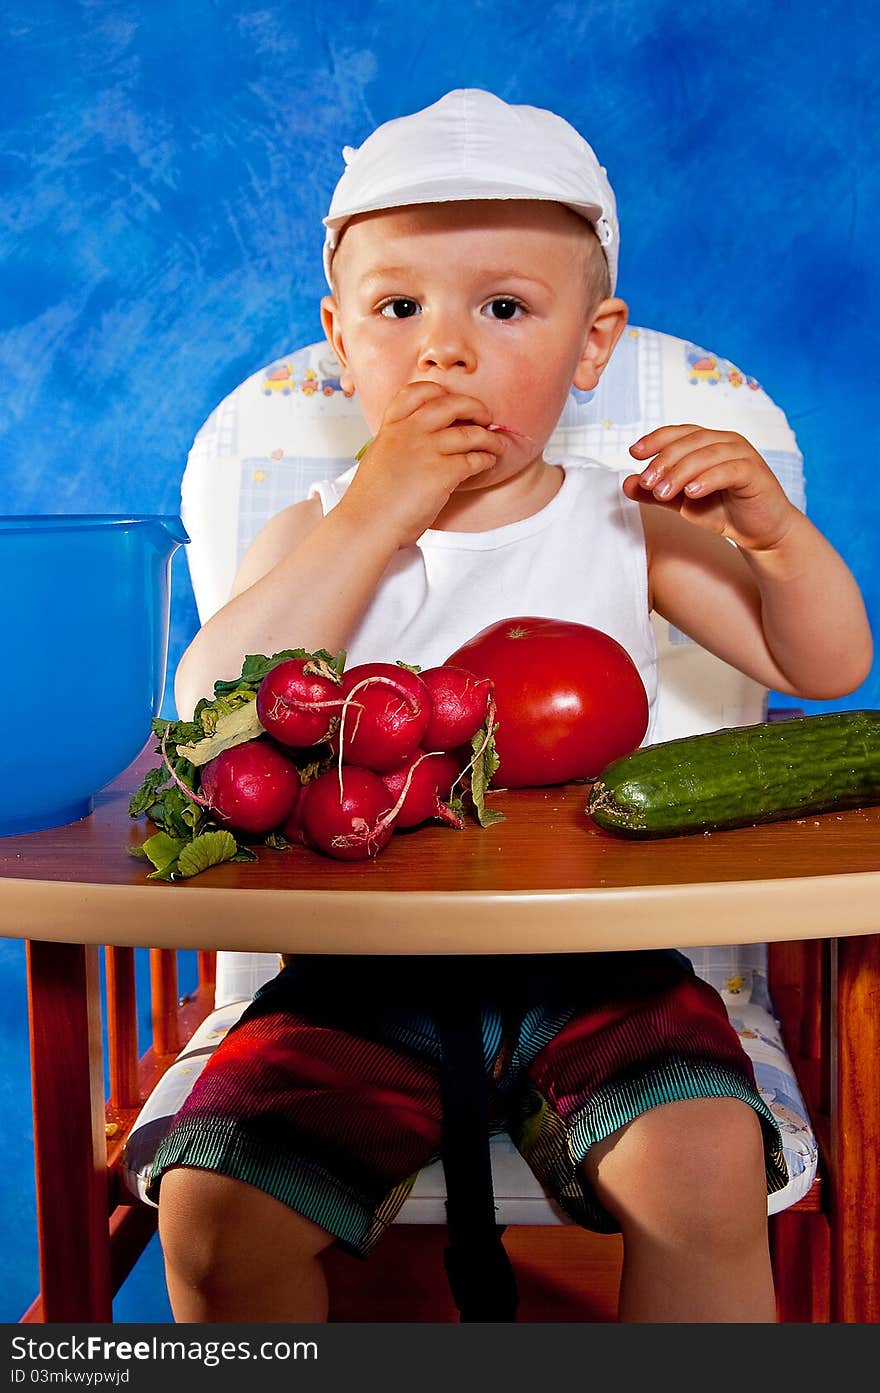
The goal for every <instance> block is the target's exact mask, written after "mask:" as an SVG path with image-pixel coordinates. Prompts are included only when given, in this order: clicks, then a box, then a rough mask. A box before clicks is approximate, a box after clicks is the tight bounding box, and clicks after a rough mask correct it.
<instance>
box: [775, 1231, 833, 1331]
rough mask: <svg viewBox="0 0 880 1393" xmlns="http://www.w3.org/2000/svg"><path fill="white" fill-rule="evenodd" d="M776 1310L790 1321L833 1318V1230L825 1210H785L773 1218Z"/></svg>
mask: <svg viewBox="0 0 880 1393" xmlns="http://www.w3.org/2000/svg"><path fill="white" fill-rule="evenodd" d="M770 1253H771V1257H772V1260H773V1279H774V1282H775V1285H776V1312H777V1317H778V1319H779V1320H780V1321H781V1322H784V1323H785V1324H791V1325H824V1324H827V1322H828V1321H829V1320H830V1318H831V1316H830V1299H829V1290H830V1261H831V1234H830V1230H829V1226H828V1219H827V1216H826V1215H825V1214H822V1213H819V1212H816V1213H802V1212H798V1211H797V1210H795V1211H794V1212H792V1211H791V1210H788V1209H786V1210H783V1212H782V1213H781V1214H775V1215H774V1216H773V1217H772V1218H771V1220H770Z"/></svg>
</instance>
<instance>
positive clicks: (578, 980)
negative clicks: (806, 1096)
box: [148, 951, 787, 1256]
mask: <svg viewBox="0 0 880 1393" xmlns="http://www.w3.org/2000/svg"><path fill="white" fill-rule="evenodd" d="M432 964H433V965H434V967H433V968H432ZM455 967H456V969H457V970H458V971H460V974H461V977H460V979H459V980H461V981H467V982H468V983H469V984H470V985H471V986H473V984H474V975H475V974H477V973H481V974H482V976H483V979H484V980H483V981H482V983H481V985H480V995H481V1000H482V1001H483V1003H484V1005H483V1011H482V1024H483V1061H484V1066H485V1069H486V1074H487V1079H488V1087H489V1098H490V1129H491V1130H492V1131H507V1132H508V1133H509V1134H510V1136H511V1137H512V1139H513V1141H514V1143H515V1145H516V1146H517V1148H518V1149H519V1151H520V1152H521V1153H522V1155H523V1156H524V1157H525V1159H526V1161H527V1162H528V1164H529V1165H530V1166H531V1168H532V1170H533V1171H534V1173H535V1175H536V1176H537V1178H538V1179H539V1181H540V1182H541V1184H542V1185H543V1186H544V1188H545V1189H546V1190H547V1191H549V1192H550V1193H551V1194H552V1195H553V1196H554V1197H555V1198H556V1200H557V1201H558V1203H559V1204H560V1205H561V1206H562V1207H563V1209H565V1211H566V1212H567V1213H568V1214H569V1215H570V1216H571V1218H572V1219H573V1220H574V1221H575V1222H576V1223H578V1224H581V1225H582V1226H583V1227H585V1228H589V1229H593V1230H596V1231H598V1232H602V1233H612V1232H616V1231H617V1229H618V1224H617V1222H616V1221H615V1219H614V1218H613V1217H612V1215H610V1214H609V1213H608V1211H607V1210H606V1209H605V1208H604V1207H603V1206H602V1205H601V1204H600V1202H599V1200H598V1199H597V1197H596V1195H595V1193H594V1192H593V1191H592V1189H591V1187H590V1185H589V1182H588V1180H587V1178H586V1176H585V1175H584V1174H583V1171H582V1170H581V1166H582V1163H583V1161H584V1158H585V1156H586V1155H587V1152H588V1151H589V1149H590V1147H591V1146H592V1145H593V1144H594V1143H595V1142H598V1141H601V1140H603V1139H604V1138H605V1137H607V1136H609V1135H610V1134H611V1133H612V1132H614V1131H616V1130H617V1129H618V1128H620V1127H623V1126H624V1125H625V1124H626V1123H628V1122H630V1121H632V1120H633V1118H635V1117H637V1116H638V1115H639V1114H640V1113H643V1112H646V1111H647V1110H648V1109H649V1108H652V1107H655V1106H656V1105H658V1104H661V1103H666V1102H672V1101H674V1100H677V1099H683V1098H695V1097H700V1098H703V1097H725V1098H730V1097H734V1098H740V1099H742V1100H743V1101H745V1102H746V1103H748V1104H749V1105H750V1106H751V1107H753V1108H754V1110H755V1112H756V1113H757V1114H758V1117H759V1119H760V1122H761V1127H762V1131H763V1135H764V1150H765V1169H766V1176H767V1188H768V1192H773V1191H775V1190H779V1189H781V1188H782V1187H783V1186H784V1185H785V1184H786V1181H787V1171H786V1166H785V1161H784V1159H783V1154H782V1144H781V1140H780V1136H779V1131H778V1128H777V1126H776V1123H775V1121H774V1119H773V1116H772V1114H771V1113H770V1111H769V1109H768V1108H767V1106H766V1105H765V1103H764V1102H763V1101H762V1099H761V1097H760V1095H759V1094H758V1092H757V1089H756V1087H755V1080H754V1074H753V1071H752V1065H751V1061H750V1060H749V1058H748V1056H747V1055H746V1054H745V1053H744V1051H743V1049H742V1046H741V1044H740V1042H739V1039H738V1037H737V1035H736V1032H735V1031H734V1030H733V1028H732V1026H731V1025H730V1023H729V1021H728V1017H727V1012H726V1010H725V1008H724V1004H723V1002H722V1001H721V998H720V997H719V995H718V993H717V992H716V991H715V990H714V988H712V987H710V986H709V985H708V984H707V983H706V982H704V981H702V979H700V978H699V977H696V976H695V975H694V973H693V970H692V968H691V965H690V963H689V962H688V960H687V958H685V957H683V956H682V955H681V954H680V953H677V952H674V951H663V952H642V953H603V954H598V953H597V954H572V955H559V954H553V955H549V956H546V957H529V958H528V959H522V958H510V957H507V958H503V959H497V958H496V959H485V958H482V959H474V958H463V959H458V960H456V961H455ZM450 970H451V960H450V959H448V958H446V959H444V960H443V963H442V966H440V967H438V966H437V960H435V959H424V958H393V959H389V958H358V959H356V960H352V959H345V960H341V959H339V958H335V959H334V958H320V957H302V958H298V959H297V960H296V961H295V962H293V963H292V964H290V965H289V966H287V967H285V968H284V970H283V971H282V972H280V973H279V974H278V976H277V977H275V978H273V979H272V981H270V982H268V983H267V984H266V985H265V986H264V987H262V988H261V989H260V991H259V992H258V993H257V995H256V996H255V997H254V1000H253V1001H252V1002H251V1004H250V1005H249V1006H248V1007H247V1008H246V1010H245V1011H244V1013H243V1014H242V1016H241V1017H240V1019H239V1020H238V1022H237V1023H236V1024H235V1025H234V1026H233V1027H232V1028H231V1029H230V1031H229V1032H228V1034H227V1035H226V1037H225V1038H224V1040H222V1041H221V1043H220V1045H219V1047H218V1048H217V1050H216V1051H215V1052H214V1054H213V1055H212V1057H211V1059H210V1060H209V1061H208V1063H207V1065H206V1066H205V1069H204V1070H203V1072H202V1074H201V1075H200V1077H199V1079H198V1080H197V1082H196V1084H195V1086H194V1088H193V1090H192V1092H191V1094H190V1095H189V1097H188V1099H187V1101H186V1102H185V1103H184V1105H183V1107H182V1108H181V1109H180V1111H179V1112H178V1114H177V1116H176V1117H175V1119H174V1124H173V1127H172V1130H171V1131H170V1133H169V1134H168V1135H167V1136H166V1138H165V1139H164V1141H163V1142H162V1143H161V1145H160V1147H159V1150H158V1153H157V1155H156V1159H155V1162H154V1165H153V1170H152V1174H151V1178H150V1182H149V1189H148V1193H149V1196H150V1198H151V1199H153V1200H158V1197H159V1190H160V1184H161V1177H162V1174H163V1172H164V1171H166V1170H168V1169H169V1168H170V1167H172V1166H195V1167H199V1168H202V1169H206V1170H212V1171H219V1172H221V1173H222V1174H224V1175H229V1176H233V1177H235V1178H236V1179H239V1180H243V1181H246V1182H247V1183H248V1184H251V1185H255V1186H257V1187H258V1188H259V1189H261V1190H265V1191H266V1192H268V1193H269V1194H271V1195H273V1196H275V1198H276V1199H279V1200H281V1201H283V1202H284V1203H285V1204H287V1205H289V1206H290V1207H291V1208H292V1209H294V1210H296V1211H297V1212H298V1213H300V1214H303V1215H305V1216H306V1217H307V1218H309V1219H311V1220H312V1221H313V1222H314V1223H316V1224H319V1225H320V1226H321V1227H322V1228H324V1229H325V1230H327V1231H328V1232H329V1233H332V1234H333V1235H335V1237H336V1239H337V1241H338V1243H339V1244H340V1246H342V1247H344V1248H346V1249H348V1250H349V1251H351V1252H353V1253H356V1254H358V1255H360V1256H365V1255H366V1254H367V1253H368V1252H369V1251H370V1249H371V1248H372V1247H373V1245H374V1244H375V1243H376V1241H377V1239H378V1238H379V1237H380V1236H381V1234H382V1233H383V1231H384V1229H385V1227H386V1225H388V1224H390V1223H391V1221H392V1220H393V1219H394V1217H395V1215H396V1214H397V1212H398V1210H399V1209H400V1206H401V1205H402V1204H403V1202H404V1200H405V1199H406V1196H407V1194H408V1193H409V1190H410V1188H411V1187H412V1184H413V1182H414V1180H415V1178H416V1176H417V1174H418V1172H419V1171H420V1170H421V1169H422V1168H423V1167H424V1166H425V1165H427V1164H428V1163H429V1162H431V1161H432V1160H434V1159H436V1157H437V1156H438V1155H439V1147H440V1132H441V1104H440V1086H439V1076H438V1061H439V1043H438V1037H437V1031H436V1029H435V1025H434V1019H433V1016H432V1013H431V997H430V989H431V986H432V984H436V981H437V980H438V977H439V974H440V973H442V974H444V975H443V976H442V977H440V978H439V980H442V981H444V982H446V981H449V980H450V979H449V972H450Z"/></svg>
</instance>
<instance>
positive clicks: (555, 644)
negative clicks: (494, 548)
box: [446, 618, 648, 788]
mask: <svg viewBox="0 0 880 1393" xmlns="http://www.w3.org/2000/svg"><path fill="white" fill-rule="evenodd" d="M446 662H447V663H448V664H449V665H450V666H455V667H464V668H468V669H469V671H471V672H473V673H476V675H477V676H478V677H491V679H492V681H493V682H494V684H495V702H496V706H497V712H496V714H497V719H498V732H497V734H496V736H495V748H496V750H497V752H498V758H499V760H500V765H499V768H498V771H497V773H496V774H495V777H494V778H493V780H492V784H493V786H494V787H495V788H524V787H527V786H529V787H536V786H537V787H540V786H541V785H544V784H560V783H566V782H567V781H568V780H570V779H592V778H595V777H596V776H597V775H598V774H600V773H601V771H602V770H603V769H604V768H605V766H606V764H608V763H609V762H610V761H611V760H612V759H617V758H618V757H619V756H621V755H625V754H629V753H630V751H631V750H634V749H636V748H637V746H638V745H639V744H640V743H641V741H642V739H643V738H644V735H645V731H646V730H647V728H648V697H647V693H646V692H645V688H644V684H643V682H642V679H641V677H640V676H639V671H638V668H637V667H636V665H635V663H634V662H633V660H632V658H631V657H630V656H629V654H628V653H627V651H626V649H625V648H623V647H622V646H621V645H620V644H619V643H618V642H617V640H616V639H613V638H611V637H610V635H609V634H605V633H603V632H602V630H601V629H594V628H591V627H590V626H589V625H587V624H574V623H571V622H569V621H566V620H561V619H535V618H514V619H503V620H501V622H500V623H498V624H490V625H489V627H488V628H487V629H483V630H481V632H480V633H478V634H476V635H475V637H474V638H472V639H469V640H468V642H467V643H465V644H464V645H463V646H462V647H461V648H459V649H458V650H457V652H455V653H452V654H451V655H450V656H449V657H448V658H447V659H446Z"/></svg>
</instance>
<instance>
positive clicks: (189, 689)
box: [174, 648, 210, 721]
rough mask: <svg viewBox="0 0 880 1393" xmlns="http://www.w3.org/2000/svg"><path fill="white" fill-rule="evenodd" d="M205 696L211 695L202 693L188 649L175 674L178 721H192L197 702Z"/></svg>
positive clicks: (175, 699)
mask: <svg viewBox="0 0 880 1393" xmlns="http://www.w3.org/2000/svg"><path fill="white" fill-rule="evenodd" d="M205 695H210V693H205V692H202V691H201V684H200V682H199V679H198V673H197V672H195V671H194V664H193V662H192V658H191V649H190V648H187V650H186V652H185V653H184V655H183V657H182V658H181V660H180V662H179V663H178V665H177V671H176V672H175V674H174V704H175V706H176V707H177V718H178V720H180V721H191V720H192V717H193V712H194V710H195V709H196V704H197V702H198V701H199V700H200V699H201V697H203V696H205Z"/></svg>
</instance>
